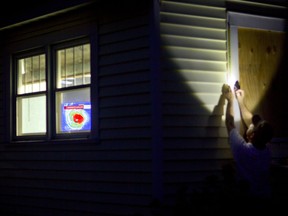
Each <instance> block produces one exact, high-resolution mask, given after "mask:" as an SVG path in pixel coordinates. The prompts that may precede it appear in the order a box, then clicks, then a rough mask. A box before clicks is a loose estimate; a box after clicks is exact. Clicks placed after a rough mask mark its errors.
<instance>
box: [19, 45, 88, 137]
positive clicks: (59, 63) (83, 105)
mask: <svg viewBox="0 0 288 216" xmlns="http://www.w3.org/2000/svg"><path fill="white" fill-rule="evenodd" d="M90 56H91V55H90V43H89V42H87V41H77V42H76V41H75V42H72V43H71V42H69V43H67V44H59V45H56V46H50V47H44V48H43V49H40V50H34V51H33V52H31V51H30V52H25V53H21V54H17V55H15V58H14V59H15V65H16V66H15V70H16V73H15V75H16V76H15V82H14V83H15V94H14V95H15V97H14V98H15V99H14V107H15V109H14V110H15V112H14V122H15V124H14V125H15V130H14V131H15V132H14V138H15V139H24V138H29V139H33V138H34V137H35V138H39V137H43V138H45V139H54V138H62V137H65V138H69V137H87V135H88V134H90V132H91V125H92V124H91V113H92V112H91V110H92V106H91V95H90V89H91V66H90V65H91V59H90Z"/></svg>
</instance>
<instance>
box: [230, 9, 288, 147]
mask: <svg viewBox="0 0 288 216" xmlns="http://www.w3.org/2000/svg"><path fill="white" fill-rule="evenodd" d="M227 23H228V31H227V34H228V35H227V39H228V49H229V56H228V77H227V79H228V83H229V85H230V86H233V85H234V83H235V81H236V80H239V76H240V75H239V56H238V53H239V51H238V28H240V27H244V28H251V29H259V30H270V31H278V32H286V31H285V29H286V27H285V26H286V20H285V19H283V18H277V17H269V16H260V15H252V14H247V13H240V12H232V11H228V12H227ZM286 33H287V32H286ZM233 107H234V110H235V116H234V119H235V126H236V128H237V129H238V130H240V127H241V116H240V110H239V106H238V104H237V101H236V100H235V101H234V104H233ZM283 141H284V142H287V141H288V137H273V139H272V142H283Z"/></svg>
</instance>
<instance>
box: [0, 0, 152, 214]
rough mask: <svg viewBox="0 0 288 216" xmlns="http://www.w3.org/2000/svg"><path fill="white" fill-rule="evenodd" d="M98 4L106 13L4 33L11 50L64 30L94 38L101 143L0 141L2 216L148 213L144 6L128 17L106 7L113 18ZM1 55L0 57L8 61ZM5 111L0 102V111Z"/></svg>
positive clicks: (148, 118)
mask: <svg viewBox="0 0 288 216" xmlns="http://www.w3.org/2000/svg"><path fill="white" fill-rule="evenodd" d="M116 5H117V4H116ZM103 6H105V8H104V10H103V8H102V7H101V5H100V6H99V5H98V7H97V6H96V7H94V6H93V7H92V6H89V7H87V8H86V9H83V10H79V11H75V12H72V13H71V14H69V13H68V14H63V15H59V18H57V17H53V16H52V17H50V18H46V19H43V20H42V21H39V22H32V23H30V24H27V25H24V26H23V27H21V26H19V27H18V28H11V29H9V30H7V31H5V34H7V35H8V37H7V38H5V39H6V41H5V43H4V42H3V41H1V44H2V43H3V44H4V45H5V47H6V48H7V50H8V51H11V52H12V51H13V50H19V49H20V50H21V49H25V46H27V44H26V41H29V43H31V45H32V47H38V46H41V45H43V44H49V43H50V42H53V41H55V40H57V39H59V41H61V40H64V39H65V37H67V35H66V33H68V34H69V36H71V37H72V38H77V37H79V36H81V35H89V34H94V33H95V35H94V36H93V35H92V36H93V37H92V40H93V41H94V42H95V40H96V43H98V46H97V50H94V51H96V52H97V53H98V54H97V55H98V56H97V57H96V58H95V59H92V61H96V63H97V65H98V66H97V71H92V73H97V76H98V80H97V88H98V89H97V90H96V89H95V91H98V94H99V100H98V101H97V103H98V104H99V110H98V112H99V120H98V121H97V122H99V142H97V143H85V142H79V143H77V142H74V144H69V143H68V142H67V143H50V144H47V143H41V142H40V143H37V142H34V143H19V144H10V143H7V142H6V143H5V142H4V141H3V137H2V139H1V140H2V142H1V152H0V214H1V215H3V216H4V214H6V215H10V214H11V215H13V216H16V215H29V216H34V215H35V216H36V215H37V216H48V215H49V216H51V215H53V216H58V215H59V216H60V215H61V216H65V215H67V216H84V215H85V216H86V215H93V216H95V215H97V216H101V215H105V216H107V215H109V216H113V215H125V216H126V215H133V214H136V213H141V214H146V215H148V212H149V211H150V209H149V204H150V201H151V196H152V195H151V194H152V182H151V181H152V177H151V175H152V174H151V166H152V165H151V157H152V155H151V125H152V122H151V95H150V90H151V87H150V69H149V65H150V59H149V15H148V14H149V13H148V12H147V10H146V9H145V8H148V6H149V5H146V4H145V5H144V6H145V7H144V6H143V4H141V3H140V2H138V6H139V7H140V8H138V6H135V8H133V10H132V11H128V12H126V11H125V10H126V9H127V8H126V6H127V5H123V6H122V7H120V6H121V4H119V5H118V6H119V7H118V8H117V7H116V8H112V9H113V10H116V9H117V10H116V11H117V12H118V14H113V12H111V11H110V10H109V5H105V4H104V5H103ZM114 6H115V5H114ZM88 8H91V10H89V9H88ZM128 9H129V8H128ZM86 10H87V11H86ZM133 11H134V12H133ZM50 21H51V22H50ZM2 35H4V33H3V32H2ZM94 42H93V43H94ZM3 44H2V45H3ZM2 47H3V46H2ZM92 47H93V46H92ZM26 48H27V47H26ZM1 53H2V52H1ZM7 53H8V52H5V53H4V56H3V55H2V56H1V59H2V60H3V59H6V60H7V58H9V56H8V57H7V56H5V54H7ZM1 62H2V61H1ZM92 64H94V62H93V63H92ZM3 76H4V75H3V68H2V69H1V77H3ZM1 84H3V79H1ZM4 90H5V91H4ZM4 90H3V89H2V85H1V101H2V100H4V99H5V98H6V97H4V95H5V94H6V92H7V90H8V89H5V88H4ZM8 95H9V93H8ZM4 108H5V106H4V105H3V104H2V103H1V110H2V112H1V113H3V109H4ZM5 120H8V118H7V119H6V118H5ZM1 126H2V129H4V124H2V123H1ZM2 129H1V131H7V130H6V129H5V130H2ZM5 137H6V136H5ZM6 215H5V216H6Z"/></svg>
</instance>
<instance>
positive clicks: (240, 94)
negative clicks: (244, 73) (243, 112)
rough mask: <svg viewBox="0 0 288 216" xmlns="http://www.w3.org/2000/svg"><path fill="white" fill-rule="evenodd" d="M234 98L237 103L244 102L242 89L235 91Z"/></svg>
mask: <svg viewBox="0 0 288 216" xmlns="http://www.w3.org/2000/svg"><path fill="white" fill-rule="evenodd" d="M235 95H236V99H237V101H238V103H239V104H243V102H244V97H245V92H244V91H243V90H242V89H238V90H237V91H235Z"/></svg>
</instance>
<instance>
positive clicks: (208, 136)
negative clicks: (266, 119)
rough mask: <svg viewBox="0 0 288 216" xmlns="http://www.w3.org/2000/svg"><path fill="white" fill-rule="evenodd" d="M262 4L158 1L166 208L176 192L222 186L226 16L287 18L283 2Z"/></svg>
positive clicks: (228, 158)
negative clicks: (208, 181) (235, 14)
mask: <svg viewBox="0 0 288 216" xmlns="http://www.w3.org/2000/svg"><path fill="white" fill-rule="evenodd" d="M263 2H265V3H266V4H261V1H258V3H255V2H254V1H225V0H213V1H210V0H206V1H205V0H163V1H161V12H160V19H161V22H160V30H161V33H160V35H161V43H162V45H161V48H162V68H163V70H162V73H163V76H162V81H163V83H162V86H163V89H162V95H163V106H162V108H163V146H164V162H163V163H164V165H163V166H164V191H165V199H166V201H167V202H168V203H170V202H171V203H173V202H175V198H176V195H177V194H178V192H181V191H182V193H183V192H184V194H185V190H187V191H186V192H188V193H189V192H195V191H197V192H200V191H201V190H202V189H203V187H204V186H207V185H205V183H207V181H206V180H211V179H212V181H214V182H212V184H213V183H216V182H217V181H218V180H219V181H221V180H222V179H223V178H222V177H223V176H222V173H221V172H222V170H223V169H222V168H223V166H225V165H226V164H231V162H232V155H231V152H230V148H229V146H228V143H227V132H226V128H225V125H224V123H223V120H224V118H223V117H224V115H223V114H224V112H225V105H224V100H223V99H221V87H222V85H223V84H224V83H226V82H227V81H226V77H227V66H228V55H229V53H228V39H227V32H228V28H227V20H226V18H227V17H226V12H227V10H228V9H229V10H232V11H235V10H237V11H238V12H250V13H252V14H253V12H254V13H255V14H259V13H260V12H262V13H263V14H265V13H266V14H270V15H271V14H274V15H275V14H278V15H281V14H282V16H283V15H284V14H285V11H286V10H284V9H285V7H283V5H284V1H282V2H281V1H278V4H279V5H277V3H275V1H271V2H270V4H269V3H267V1H264V0H263ZM275 4H276V5H275ZM228 7H229V8H228ZM271 11H273V12H271ZM282 148H283V147H282ZM286 155H287V153H286ZM274 156H275V154H274ZM282 156H283V155H282ZM232 163H233V162H232ZM210 183H211V182H210ZM208 187H209V185H208ZM206 189H207V188H206ZM210 189H212V188H210ZM212 190H213V189H212ZM178 195H179V194H178ZM182 198H183V197H182Z"/></svg>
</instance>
